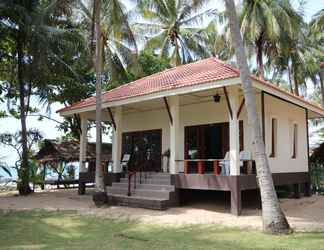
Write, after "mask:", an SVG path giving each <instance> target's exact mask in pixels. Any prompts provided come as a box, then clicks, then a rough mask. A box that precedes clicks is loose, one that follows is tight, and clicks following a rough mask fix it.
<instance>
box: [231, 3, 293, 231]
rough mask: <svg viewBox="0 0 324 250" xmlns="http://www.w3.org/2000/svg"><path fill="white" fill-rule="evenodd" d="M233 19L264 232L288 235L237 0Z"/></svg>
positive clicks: (232, 33) (232, 23)
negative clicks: (259, 115)
mask: <svg viewBox="0 0 324 250" xmlns="http://www.w3.org/2000/svg"><path fill="white" fill-rule="evenodd" d="M225 5H226V11H227V15H228V18H229V24H230V30H231V38H232V41H233V44H234V45H235V54H236V58H237V62H238V65H239V69H240V78H241V81H242V88H243V92H244V98H245V103H246V109H247V115H248V122H249V124H251V126H252V132H253V140H254V143H253V145H254V152H255V160H256V165H257V178H258V182H259V186H260V194H261V201H262V218H263V229H264V231H265V232H269V233H288V232H290V227H289V224H288V221H287V219H286V217H285V215H284V214H283V212H282V210H281V208H280V205H279V200H278V197H277V194H276V191H275V188H274V184H273V180H272V175H271V171H270V168H269V163H268V159H267V156H266V153H265V145H264V141H263V138H262V133H261V127H260V120H259V117H258V113H257V107H256V100H255V96H254V91H253V88H252V82H251V79H250V72H249V68H248V64H247V59H246V55H245V51H244V45H243V40H242V37H241V33H240V28H239V25H238V19H237V16H236V11H235V4H234V1H233V0H225Z"/></svg>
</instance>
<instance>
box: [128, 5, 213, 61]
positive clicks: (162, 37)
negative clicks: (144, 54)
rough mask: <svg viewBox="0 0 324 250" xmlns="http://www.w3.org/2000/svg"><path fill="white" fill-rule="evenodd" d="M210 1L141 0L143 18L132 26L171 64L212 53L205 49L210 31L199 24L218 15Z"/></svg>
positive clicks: (138, 7) (140, 10)
mask: <svg viewBox="0 0 324 250" xmlns="http://www.w3.org/2000/svg"><path fill="white" fill-rule="evenodd" d="M209 3H210V1H209V0H199V1H193V0H186V1H178V0H171V1H166V2H165V1H146V0H141V1H139V3H138V5H137V9H136V10H137V12H138V13H140V14H141V20H140V21H138V22H136V23H135V24H134V25H133V27H134V30H135V31H136V33H138V34H140V35H141V36H142V37H144V39H143V40H145V41H146V44H145V47H146V48H149V49H153V50H154V51H155V52H157V53H159V54H160V56H161V57H163V58H166V59H170V63H171V64H172V65H179V64H184V63H188V62H192V61H194V60H197V59H199V58H204V57H207V56H210V55H211V53H210V52H209V51H208V50H206V49H205V48H206V43H207V34H206V32H205V31H204V29H202V28H200V27H199V25H202V24H203V23H204V21H205V20H207V19H208V17H211V16H212V15H214V14H215V10H214V9H210V8H208V4H209Z"/></svg>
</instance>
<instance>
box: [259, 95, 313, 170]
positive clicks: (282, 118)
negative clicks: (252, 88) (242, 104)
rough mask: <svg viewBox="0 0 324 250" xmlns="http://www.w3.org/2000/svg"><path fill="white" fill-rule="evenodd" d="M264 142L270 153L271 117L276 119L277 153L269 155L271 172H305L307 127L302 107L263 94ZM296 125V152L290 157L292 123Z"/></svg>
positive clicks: (306, 168) (306, 164)
mask: <svg viewBox="0 0 324 250" xmlns="http://www.w3.org/2000/svg"><path fill="white" fill-rule="evenodd" d="M264 106H265V132H266V133H265V143H266V152H267V155H268V156H269V155H270V154H271V119H272V118H276V119H277V154H276V157H274V158H270V157H269V164H270V168H271V171H272V172H273V173H282V172H307V171H308V157H307V127H306V113H305V110H304V109H303V108H300V107H298V106H296V105H293V104H290V103H287V102H285V101H282V100H279V99H277V98H275V97H272V96H269V95H267V94H265V96H264ZM294 123H297V125H298V129H297V132H298V136H297V154H296V156H297V157H296V159H292V152H293V151H292V148H293V124H294Z"/></svg>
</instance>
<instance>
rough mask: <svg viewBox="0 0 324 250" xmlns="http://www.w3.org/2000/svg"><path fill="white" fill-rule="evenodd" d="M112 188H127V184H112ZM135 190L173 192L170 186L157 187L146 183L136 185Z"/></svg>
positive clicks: (172, 187)
mask: <svg viewBox="0 0 324 250" xmlns="http://www.w3.org/2000/svg"><path fill="white" fill-rule="evenodd" d="M132 184H133V183H132ZM112 187H120V188H128V182H113V183H112ZM136 189H149V190H163V191H174V189H175V188H174V186H172V185H157V184H148V183H141V184H139V183H138V184H137V185H136Z"/></svg>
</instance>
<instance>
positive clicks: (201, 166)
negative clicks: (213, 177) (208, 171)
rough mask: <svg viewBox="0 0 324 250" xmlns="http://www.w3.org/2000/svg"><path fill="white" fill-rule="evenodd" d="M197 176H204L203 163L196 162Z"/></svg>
mask: <svg viewBox="0 0 324 250" xmlns="http://www.w3.org/2000/svg"><path fill="white" fill-rule="evenodd" d="M197 164H198V174H204V162H203V161H198V162H197Z"/></svg>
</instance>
